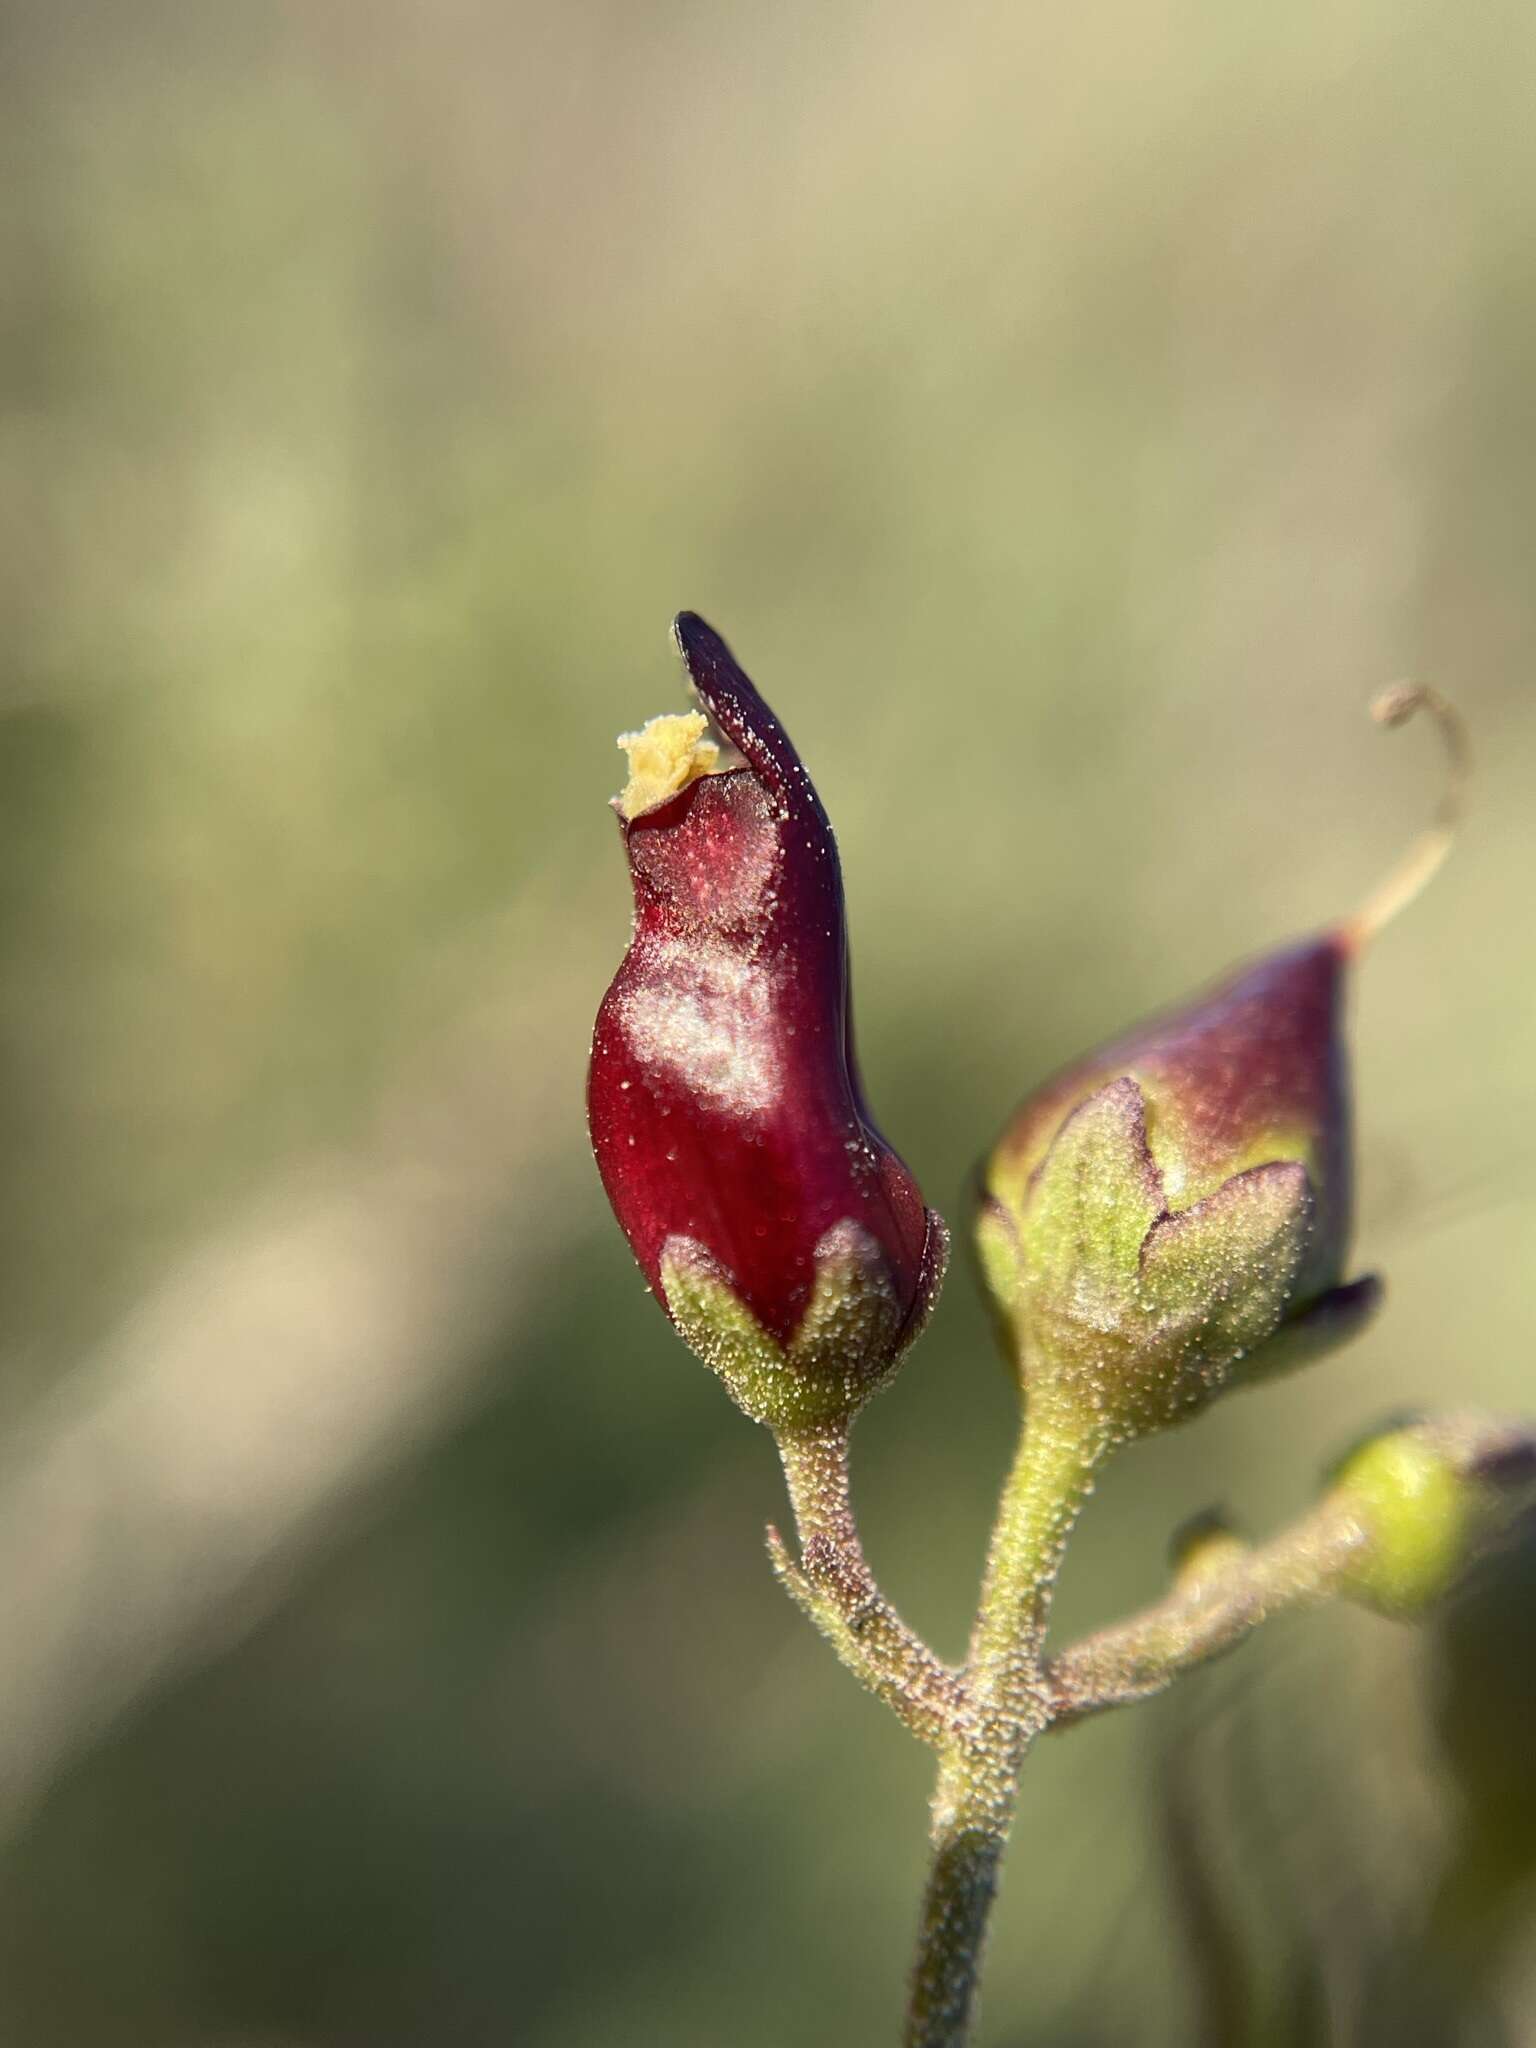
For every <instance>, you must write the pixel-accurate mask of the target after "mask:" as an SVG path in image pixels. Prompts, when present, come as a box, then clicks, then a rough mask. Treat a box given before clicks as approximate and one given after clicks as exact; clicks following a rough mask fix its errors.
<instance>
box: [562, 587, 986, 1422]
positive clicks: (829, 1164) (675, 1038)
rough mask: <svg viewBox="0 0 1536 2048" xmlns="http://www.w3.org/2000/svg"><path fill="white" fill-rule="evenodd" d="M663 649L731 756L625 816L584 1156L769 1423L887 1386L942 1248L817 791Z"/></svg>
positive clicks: (695, 662) (760, 727) (736, 677)
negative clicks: (857, 1012) (905, 1159)
mask: <svg viewBox="0 0 1536 2048" xmlns="http://www.w3.org/2000/svg"><path fill="white" fill-rule="evenodd" d="M673 631H674V634H675V636H676V639H677V643H678V646H679V648H680V649H681V651H682V655H683V659H684V661H685V662H686V664H687V668H688V673H689V676H690V678H691V680H692V683H693V687H694V690H695V692H696V693H697V696H698V700H699V703H700V704H701V705H702V707H703V709H704V711H705V713H707V715H708V718H709V720H710V722H711V724H712V725H713V727H714V728H715V730H716V732H717V733H718V734H719V735H720V737H721V739H722V740H723V741H724V742H726V743H727V745H728V748H729V749H731V750H734V751H733V752H732V753H730V754H728V755H727V756H725V757H724V759H725V760H727V761H728V762H729V763H730V765H724V766H720V767H718V768H717V767H715V765H714V763H713V761H710V762H709V763H708V764H707V765H706V764H705V763H704V762H703V761H701V760H700V759H699V758H697V756H695V758H693V759H691V760H690V761H688V762H686V763H685V764H684V765H683V767H682V768H681V769H680V770H679V775H678V777H677V778H674V780H675V779H681V777H682V775H685V774H686V775H691V777H692V779H688V780H686V781H684V783H683V786H682V787H680V788H676V789H675V793H674V792H672V791H671V790H670V789H669V786H668V783H667V781H666V780H665V779H663V780H661V781H660V782H659V783H657V784H655V786H654V787H653V788H652V789H649V790H642V791H641V792H640V795H639V798H638V800H634V799H632V800H631V801H630V802H628V803H625V802H624V801H623V800H621V804H620V823H621V830H622V833H623V837H624V843H625V848H626V851H627V852H628V855H629V863H630V872H631V876H632V879H633V883H634V891H635V922H634V932H633V936H632V938H631V941H630V946H629V950H628V952H627V953H626V954H625V957H624V960H623V963H622V964H621V966H620V968H619V971H618V973H617V974H616V975H615V977H614V979H613V982H612V984H611V986H610V987H609V990H608V993H607V994H606V996H605V997H604V998H603V1003H602V1007H601V1009H600V1010H599V1012H598V1018H597V1028H596V1032H595V1034H594V1038H593V1045H592V1064H591V1070H590V1075H589V1079H588V1111H589V1116H590V1123H591V1133H592V1145H593V1150H594V1152H595V1153H596V1155H597V1163H598V1168H599V1170H600V1172H601V1174H602V1177H603V1184H604V1186H605V1188H606V1189H607V1191H608V1197H609V1200H610V1201H611V1202H612V1204H613V1207H614V1212H615V1214H616V1215H617V1217H618V1219H619V1223H620V1225H621V1226H622V1228H623V1230H624V1233H625V1235H626V1236H627V1237H628V1239H629V1241H630V1244H631V1246H632V1247H633V1250H634V1253H635V1257H636V1258H637V1260H638V1261H639V1263H640V1267H641V1270H642V1272H643V1273H644V1274H645V1277H646V1280H647V1282H648V1283H649V1285H650V1286H651V1288H652V1291H653V1292H655V1293H656V1294H657V1296H658V1298H659V1299H660V1300H661V1301H662V1302H663V1304H664V1305H665V1306H666V1307H667V1309H668V1312H669V1313H670V1314H671V1315H672V1318H673V1320H674V1322H676V1323H677V1324H678V1325H679V1327H680V1328H681V1329H682V1331H683V1334H684V1335H685V1336H687V1337H688V1339H689V1341H690V1342H691V1343H693V1344H694V1345H695V1348H697V1349H699V1350H700V1351H701V1353H703V1354H704V1355H705V1356H706V1358H707V1362H709V1363H710V1364H711V1365H713V1366H714V1367H715V1368H716V1370H719V1371H721V1372H722V1376H723V1377H725V1378H726V1380H727V1383H728V1384H729V1385H730V1386H731V1388H732V1392H733V1393H735V1394H736V1397H737V1398H738V1400H741V1401H742V1405H743V1406H745V1407H747V1408H748V1409H749V1412H753V1413H757V1414H759V1415H760V1418H761V1419H765V1420H769V1421H772V1422H774V1423H775V1424H776V1425H777V1424H779V1423H784V1422H787V1421H791V1420H794V1419H801V1420H804V1419H808V1418H810V1417H811V1416H812V1413H813V1411H814V1412H818V1413H819V1412H831V1411H833V1410H836V1409H838V1408H839V1407H841V1408H843V1409H848V1408H851V1407H852V1406H853V1405H855V1404H856V1402H857V1401H858V1400H859V1399H862V1398H863V1396H864V1394H866V1393H867V1392H868V1391H870V1390H871V1389H872V1387H873V1386H874V1385H875V1384H877V1383H878V1382H879V1381H880V1380H881V1379H882V1378H883V1377H884V1376H885V1375H886V1373H887V1372H888V1371H889V1369H890V1367H891V1366H892V1365H893V1364H894V1362H895V1360H896V1358H897V1357H899V1355H900V1353H901V1352H902V1350H903V1349H904V1348H905V1347H906V1345H907V1344H908V1343H909V1342H910V1340H911V1338H912V1336H913V1335H915V1333H916V1330H917V1328H918V1327H919V1325H920V1324H921V1322H922V1320H923V1318H924V1316H925V1314H926V1312H927V1309H928V1308H929V1306H930V1305H931V1303H932V1300H933V1297H934V1295H935V1293H936V1292H937V1288H938V1284H939V1280H940V1278H941V1275H942V1270H943V1265H944V1257H945V1246H946V1233H945V1230H944V1226H943V1223H942V1222H941V1220H940V1219H939V1217H938V1216H937V1215H935V1214H934V1212H933V1211H932V1210H930V1209H927V1208H925V1207H924V1204H923V1199H922V1196H921V1194H920V1193H919V1191H918V1188H917V1185H916V1182H915V1181H914V1180H913V1178H912V1175H911V1174H910V1173H909V1172H908V1170H907V1168H906V1167H905V1165H904V1164H903V1163H902V1161H901V1160H900V1159H899V1158H898V1157H897V1155H896V1154H895V1153H894V1152H893V1151H892V1150H891V1148H890V1146H889V1145H888V1144H887V1143H886V1142H885V1140H884V1139H883V1138H882V1137H881V1135H880V1133H879V1132H878V1130H876V1128H875V1126H874V1124H873V1122H872V1121H871V1119H870V1116H869V1112H868V1110H867V1108H866V1107H865V1103H864V1097H863V1093H862V1090H861V1088H860V1085H859V1078H858V1069H857V1066H856V1063H855V1059H854V1051H853V1039H852V1025H851V1020H850V1013H849V985H848V948H847V936H846V930H845V920H844V910H843V893H842V880H841V875H840V872H839V868H838V860H837V849H836V845H835V843H834V841H833V837H832V829H831V827H830V825H829V824H828V822H827V818H826V814H825V812H824V811H823V810H822V807H821V803H820V801H819V799H818V798H817V795H816V792H815V790H814V788H813V787H812V785H811V781H810V778H809V777H808V776H807V774H806V772H805V770H804V768H803V767H802V766H801V764H800V760H799V757H798V755H797V754H796V753H795V750H794V748H793V747H792V746H791V745H790V742H789V740H788V738H787V737H786V735H785V733H784V730H783V728H782V726H781V725H780V724H779V723H778V720H777V719H776V718H775V717H774V716H773V714H772V712H771V711H770V710H769V709H768V707H767V705H766V704H764V702H763V700H762V699H761V697H759V695H758V693H757V691H756V690H755V689H754V688H753V686H752V684H751V683H750V682H749V681H748V679H747V677H746V676H745V675H744V674H743V673H742V671H741V670H740V668H738V666H737V665H736V662H735V661H734V660H733V658H732V656H731V653H730V650H729V649H728V648H727V647H726V645H725V643H724V641H723V640H721V639H720V637H719V635H718V634H716V633H715V632H713V631H712V630H711V629H710V628H709V627H708V626H707V625H705V624H704V622H703V620H702V619H699V618H696V617H695V616H694V615H693V614H692V613H689V612H684V613H683V614H681V615H680V616H679V618H678V619H677V620H676V622H675V624H674V628H673ZM657 723H661V722H659V721H658V722H657ZM668 723H669V724H671V723H676V722H668ZM695 723H696V721H695ZM687 737H691V735H690V736H687ZM642 744H643V742H642V741H638V740H637V741H636V742H635V745H636V747H639V746H640V745H642ZM738 760H739V764H740V765H736V762H737V761H738ZM701 767H702V768H703V770H704V772H700V769H701ZM653 796H654V797H657V798H659V800H658V801H654V802H653V803H651V805H650V807H644V806H645V804H646V803H647V802H648V801H649V799H650V798H651V797H653ZM627 809H632V810H634V812H635V814H634V815H632V816H625V815H624V812H625V810H627ZM727 1326H729V1328H728V1329H727ZM722 1333H723V1334H722ZM744 1346H745V1347H746V1349H748V1350H752V1351H753V1354H754V1356H753V1361H752V1364H751V1370H750V1372H749V1371H748V1368H747V1365H746V1364H745V1363H743V1362H742V1360H741V1359H739V1358H737V1357H736V1354H737V1353H741V1352H742V1351H743V1347H744ZM722 1347H723V1350H722ZM723 1351H729V1352H730V1353H731V1358H726V1357H725V1356H724V1355H723ZM733 1359H734V1360H735V1362H734V1363H733V1362H732V1361H733ZM749 1379H750V1381H751V1384H750V1386H749V1385H747V1383H746V1382H747V1380H749ZM781 1396H782V1398H781ZM786 1404H787V1405H786Z"/></svg>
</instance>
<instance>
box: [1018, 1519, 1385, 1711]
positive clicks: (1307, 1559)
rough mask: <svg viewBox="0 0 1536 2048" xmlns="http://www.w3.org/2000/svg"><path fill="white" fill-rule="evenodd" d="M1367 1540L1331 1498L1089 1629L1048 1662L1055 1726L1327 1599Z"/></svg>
mask: <svg viewBox="0 0 1536 2048" xmlns="http://www.w3.org/2000/svg"><path fill="white" fill-rule="evenodd" d="M1366 1542H1367V1532H1366V1530H1365V1529H1364V1528H1363V1527H1362V1526H1361V1524H1360V1523H1359V1521H1358V1520H1356V1519H1354V1518H1353V1517H1352V1516H1350V1515H1349V1514H1348V1513H1344V1512H1341V1509H1340V1506H1339V1504H1338V1502H1336V1501H1334V1500H1326V1501H1324V1502H1322V1503H1321V1504H1320V1505H1319V1506H1318V1507H1316V1508H1314V1509H1313V1510H1312V1512H1311V1513H1310V1514H1308V1515H1304V1516H1302V1517H1301V1519H1300V1520H1299V1521H1297V1522H1294V1523H1292V1525H1291V1526H1290V1528H1288V1529H1285V1530H1283V1531H1282V1532H1281V1533H1280V1534H1279V1535H1278V1536H1276V1537H1274V1538H1273V1539H1272V1540H1271V1541H1270V1542H1268V1543H1265V1544H1261V1545H1260V1546H1258V1547H1257V1548H1256V1549H1252V1550H1245V1551H1243V1552H1241V1553H1239V1554H1238V1555H1236V1556H1235V1557H1233V1558H1232V1560H1231V1561H1230V1562H1229V1563H1227V1564H1224V1565H1223V1566H1221V1568H1220V1569H1218V1570H1216V1571H1214V1572H1212V1573H1211V1574H1210V1575H1209V1576H1207V1577H1203V1578H1201V1579H1200V1580H1199V1581H1198V1582H1197V1583H1195V1584H1194V1585H1191V1586H1188V1587H1180V1588H1177V1589H1176V1590H1175V1591H1174V1592H1172V1593H1170V1594H1169V1595H1168V1597H1167V1598H1166V1599H1164V1600H1159V1601H1157V1602H1156V1603H1155V1604H1154V1605H1153V1606H1151V1607H1147V1608H1144V1609H1143V1610H1142V1612H1141V1613H1140V1614H1133V1615H1131V1616H1130V1617H1129V1619H1127V1620H1125V1621H1122V1622H1118V1623H1117V1624H1116V1625H1115V1626H1114V1627H1112V1628H1106V1629H1100V1630H1099V1631H1098V1632H1097V1633H1096V1634H1094V1635H1091V1636H1085V1637H1084V1638H1083V1640H1082V1641H1081V1642H1080V1643H1074V1644H1073V1645H1072V1647H1071V1648H1070V1649H1068V1650H1065V1651H1063V1652H1062V1654H1061V1655H1060V1656H1059V1657H1056V1658H1053V1659H1052V1660H1051V1662H1050V1664H1049V1666H1048V1667H1047V1669H1046V1672H1045V1684H1046V1687H1047V1692H1048V1698H1049V1710H1050V1717H1051V1725H1052V1726H1053V1727H1058V1728H1062V1727H1070V1726H1071V1725H1072V1724H1073V1723H1074V1722H1077V1721H1082V1720H1085V1719H1086V1718H1087V1717H1088V1716H1089V1715H1090V1714H1098V1713H1102V1712H1104V1711H1105V1709H1106V1708H1109V1707H1119V1706H1127V1705H1129V1704H1130V1703H1131V1702H1132V1701H1133V1700H1144V1699H1150V1698H1151V1697H1152V1696H1153V1694H1155V1693H1159V1692H1163V1691H1165V1690H1166V1689H1167V1687H1168V1686H1170V1685H1171V1684H1172V1683H1173V1681H1174V1680H1175V1679H1176V1678H1177V1677H1179V1676H1180V1674H1181V1673H1183V1672H1185V1671H1189V1670H1192V1669H1193V1668H1194V1667H1195V1666H1196V1665H1197V1664H1204V1663H1207V1662H1209V1661H1210V1659H1211V1658H1213V1657H1219V1656H1221V1655H1223V1654H1224V1653H1225V1652H1226V1651H1228V1650H1233V1649H1236V1647H1237V1645H1238V1644H1239V1643H1241V1642H1243V1641H1244V1640H1245V1639H1246V1638H1247V1637H1248V1636H1250V1635H1251V1634H1252V1633H1253V1631H1254V1630H1255V1629H1256V1628H1257V1627H1258V1626H1259V1625H1260V1623H1261V1622H1264V1621H1267V1620H1269V1618H1270V1617H1271V1616H1272V1615H1275V1614H1279V1613H1281V1612H1283V1611H1285V1610H1286V1609H1288V1608H1297V1607H1310V1606H1315V1605H1316V1604H1317V1603H1318V1602H1319V1601H1322V1600H1326V1599H1327V1598H1328V1597H1329V1596H1330V1595H1331V1594H1332V1593H1334V1592H1335V1591H1336V1590H1337V1588H1338V1584H1339V1580H1340V1576H1341V1574H1342V1573H1343V1572H1344V1571H1345V1570H1346V1569H1347V1567H1348V1565H1349V1562H1350V1560H1351V1559H1352V1558H1353V1557H1355V1556H1356V1555H1357V1554H1358V1553H1359V1552H1360V1551H1361V1550H1362V1549H1363V1548H1364V1546H1365V1544H1366Z"/></svg>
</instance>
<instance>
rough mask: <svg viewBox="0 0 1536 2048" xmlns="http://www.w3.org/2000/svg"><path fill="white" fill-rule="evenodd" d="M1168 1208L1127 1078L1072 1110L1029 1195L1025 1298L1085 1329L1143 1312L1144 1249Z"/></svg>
mask: <svg viewBox="0 0 1536 2048" xmlns="http://www.w3.org/2000/svg"><path fill="white" fill-rule="evenodd" d="M1162 1208H1163V1191H1162V1182H1161V1179H1160V1177H1159V1175H1158V1171H1157V1168H1156V1167H1155V1166H1154V1165H1153V1163H1152V1154H1151V1151H1150V1149H1149V1147H1148V1144H1147V1118H1146V1105H1145V1103H1144V1102H1143V1100H1142V1093H1141V1090H1140V1088H1138V1087H1137V1085H1136V1083H1135V1082H1134V1081H1133V1080H1131V1079H1130V1078H1129V1076H1125V1077H1122V1078H1121V1079H1120V1080H1118V1081H1111V1082H1110V1084H1109V1085H1108V1087H1106V1088H1101V1089H1099V1091H1098V1093H1097V1094H1095V1095H1090V1096H1089V1098H1088V1100H1087V1101H1086V1102H1084V1103H1081V1104H1080V1105H1079V1106H1078V1107H1077V1108H1076V1109H1075V1110H1074V1111H1073V1112H1072V1114H1071V1115H1070V1116H1069V1117H1068V1118H1067V1120H1066V1122H1065V1123H1064V1124H1063V1125H1062V1127H1061V1129H1060V1130H1059V1131H1058V1132H1057V1134H1056V1137H1055V1140H1054V1142H1053V1143H1052V1145H1051V1148H1050V1150H1049V1152H1047V1153H1046V1155H1045V1158H1044V1159H1043V1160H1042V1161H1041V1162H1040V1166H1039V1168H1038V1169H1037V1171H1036V1174H1035V1177H1034V1180H1033V1181H1032V1182H1031V1184H1030V1186H1029V1188H1028V1190H1027V1192H1026V1194H1025V1197H1024V1202H1023V1207H1022V1213H1021V1216H1020V1222H1019V1237H1020V1240H1021V1243H1022V1244H1023V1245H1024V1247H1025V1256H1026V1258H1027V1262H1028V1265H1027V1272H1026V1275H1025V1281H1024V1287H1025V1292H1026V1293H1027V1295H1028V1296H1029V1297H1030V1299H1031V1300H1032V1301H1035V1302H1039V1303H1049V1304H1051V1305H1052V1306H1053V1307H1055V1308H1056V1309H1057V1311H1058V1312H1067V1313H1070V1314H1071V1315H1072V1316H1073V1318H1074V1319H1075V1320H1077V1321H1079V1322H1081V1323H1084V1324H1087V1325H1092V1326H1095V1327H1098V1328H1103V1329H1111V1328H1113V1327H1115V1325H1116V1324H1117V1323H1118V1322H1119V1321H1120V1320H1121V1318H1122V1317H1123V1316H1124V1314H1125V1313H1126V1311H1127V1309H1129V1308H1132V1307H1133V1306H1134V1304H1135V1301H1136V1295H1137V1289H1138V1279H1139V1262H1140V1255H1141V1247H1142V1242H1143V1240H1144V1239H1145V1237H1146V1235H1147V1232H1148V1231H1149V1230H1150V1229H1151V1227H1152V1225H1153V1224H1154V1223H1155V1222H1156V1220H1157V1218H1158V1216H1159V1215H1160V1214H1161V1213H1162Z"/></svg>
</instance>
